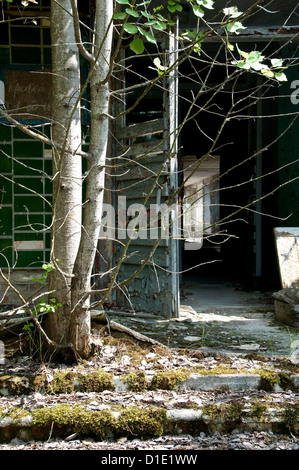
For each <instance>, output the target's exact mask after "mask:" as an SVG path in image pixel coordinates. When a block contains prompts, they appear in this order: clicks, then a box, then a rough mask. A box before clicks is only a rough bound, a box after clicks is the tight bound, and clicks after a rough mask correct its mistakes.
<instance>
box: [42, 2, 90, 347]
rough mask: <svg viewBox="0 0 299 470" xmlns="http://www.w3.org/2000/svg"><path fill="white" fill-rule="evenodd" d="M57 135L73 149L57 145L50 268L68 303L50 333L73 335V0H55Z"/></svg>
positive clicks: (77, 204)
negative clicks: (54, 268) (53, 263)
mask: <svg viewBox="0 0 299 470" xmlns="http://www.w3.org/2000/svg"><path fill="white" fill-rule="evenodd" d="M51 40H52V119H53V124H52V138H53V141H54V142H56V143H57V144H58V145H59V146H60V147H64V146H65V147H66V148H69V149H71V150H72V151H73V152H74V153H73V154H71V153H69V152H63V151H60V150H59V151H55V149H54V150H53V227H52V242H51V258H52V260H54V261H55V260H57V259H58V260H59V261H58V263H57V269H56V270H55V271H53V272H52V273H51V277H50V289H51V290H52V289H53V290H55V291H56V293H55V294H54V295H53V297H55V298H56V300H57V301H58V302H61V303H62V305H63V307H62V308H59V309H58V310H57V311H56V312H55V313H51V314H49V316H48V329H49V332H50V337H51V339H53V340H54V341H55V342H57V343H65V342H68V341H69V336H70V334H69V333H70V312H71V295H70V284H71V276H72V272H73V266H74V262H75V258H76V255H77V251H78V246H79V242H80V235H81V233H80V232H81V211H82V200H81V199H82V185H81V181H82V169H81V157H80V156H79V155H76V151H80V150H81V147H80V144H81V120H80V107H79V105H78V103H77V97H78V95H79V92H80V66H79V53H78V48H77V46H76V43H75V37H74V28H73V20H72V8H71V2H70V0H60V2H56V1H55V0H52V2H51Z"/></svg>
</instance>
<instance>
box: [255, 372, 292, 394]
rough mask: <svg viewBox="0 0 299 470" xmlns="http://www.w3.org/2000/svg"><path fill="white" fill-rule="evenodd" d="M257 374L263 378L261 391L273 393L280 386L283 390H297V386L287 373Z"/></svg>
mask: <svg viewBox="0 0 299 470" xmlns="http://www.w3.org/2000/svg"><path fill="white" fill-rule="evenodd" d="M257 374H259V375H260V376H261V384H260V388H261V390H265V391H266V392H273V391H274V390H275V386H276V385H278V386H279V387H281V388H282V389H283V390H295V389H296V386H295V384H294V381H293V380H292V378H291V377H290V375H289V374H287V373H285V372H275V371H272V370H266V369H265V370H258V371H257Z"/></svg>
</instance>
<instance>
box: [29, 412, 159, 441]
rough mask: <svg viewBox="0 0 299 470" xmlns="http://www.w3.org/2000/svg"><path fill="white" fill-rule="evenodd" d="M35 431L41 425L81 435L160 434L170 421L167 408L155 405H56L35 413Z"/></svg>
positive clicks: (47, 428) (140, 435) (33, 414)
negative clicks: (101, 407)
mask: <svg viewBox="0 0 299 470" xmlns="http://www.w3.org/2000/svg"><path fill="white" fill-rule="evenodd" d="M32 417H33V422H34V426H35V434H36V435H38V428H43V429H45V428H46V430H49V429H54V430H57V429H60V430H61V429H62V430H65V431H66V430H67V431H68V432H70V431H72V432H76V433H78V434H80V435H88V436H96V437H99V438H100V439H104V438H105V437H107V436H111V435H115V436H124V435H125V436H139V437H147V436H159V435H161V434H162V433H163V429H164V424H165V423H166V421H167V417H166V410H164V409H159V408H155V407H151V408H147V409H140V408H139V407H137V406H136V407H129V408H126V409H125V410H124V411H121V412H118V413H115V412H113V411H112V410H102V411H93V412H90V411H88V410H86V409H85V408H84V406H83V405H75V406H71V405H65V404H63V405H56V406H53V407H51V408H49V407H47V408H41V409H36V410H34V411H33V412H32Z"/></svg>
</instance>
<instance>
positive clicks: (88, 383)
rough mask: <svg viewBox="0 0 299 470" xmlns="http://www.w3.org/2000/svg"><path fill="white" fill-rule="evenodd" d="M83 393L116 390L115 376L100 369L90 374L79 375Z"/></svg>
mask: <svg viewBox="0 0 299 470" xmlns="http://www.w3.org/2000/svg"><path fill="white" fill-rule="evenodd" d="M79 380H80V383H81V387H82V391H84V392H103V391H104V390H114V383H113V376H112V375H111V374H109V373H108V372H105V371H103V370H102V369H98V370H97V371H95V372H89V373H88V374H79Z"/></svg>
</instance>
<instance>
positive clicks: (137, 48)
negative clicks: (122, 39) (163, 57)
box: [130, 38, 144, 54]
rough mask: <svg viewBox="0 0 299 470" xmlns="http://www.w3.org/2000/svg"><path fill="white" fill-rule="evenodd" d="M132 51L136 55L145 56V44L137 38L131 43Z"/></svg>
mask: <svg viewBox="0 0 299 470" xmlns="http://www.w3.org/2000/svg"><path fill="white" fill-rule="evenodd" d="M130 49H131V51H133V52H135V54H143V52H144V44H143V41H142V39H140V38H136V39H133V41H132V42H131V43H130Z"/></svg>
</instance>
